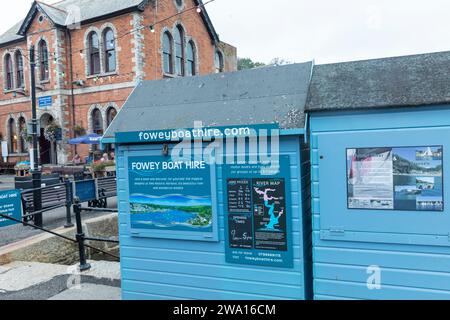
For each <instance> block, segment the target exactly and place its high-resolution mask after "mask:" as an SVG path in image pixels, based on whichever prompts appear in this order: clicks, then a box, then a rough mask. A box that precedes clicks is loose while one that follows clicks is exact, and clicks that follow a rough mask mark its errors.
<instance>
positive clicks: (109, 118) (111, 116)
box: [106, 107, 117, 127]
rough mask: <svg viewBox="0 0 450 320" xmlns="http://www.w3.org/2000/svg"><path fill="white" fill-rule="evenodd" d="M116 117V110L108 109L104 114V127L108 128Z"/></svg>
mask: <svg viewBox="0 0 450 320" xmlns="http://www.w3.org/2000/svg"><path fill="white" fill-rule="evenodd" d="M116 116H117V110H116V108H113V107H111V108H109V109H108V111H107V112H106V125H107V126H108V127H109V125H110V124H111V122H113V120H114V118H115V117H116Z"/></svg>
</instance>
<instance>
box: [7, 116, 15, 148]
mask: <svg viewBox="0 0 450 320" xmlns="http://www.w3.org/2000/svg"><path fill="white" fill-rule="evenodd" d="M8 136H9V141H8V147H9V153H11V154H14V153H17V132H16V121H15V120H14V119H12V118H11V119H9V121H8Z"/></svg>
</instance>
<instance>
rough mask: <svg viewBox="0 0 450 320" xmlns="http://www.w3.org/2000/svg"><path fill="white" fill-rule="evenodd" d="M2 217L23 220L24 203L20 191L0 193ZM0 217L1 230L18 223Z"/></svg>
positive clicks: (0, 212)
mask: <svg viewBox="0 0 450 320" xmlns="http://www.w3.org/2000/svg"><path fill="white" fill-rule="evenodd" d="M0 215H2V216H7V217H11V218H14V219H16V220H19V221H20V220H21V219H22V203H21V201H20V191H19V190H8V191H0ZM2 216H0V228H3V227H7V226H10V225H14V224H17V223H18V222H16V221H12V220H9V219H7V218H5V217H2Z"/></svg>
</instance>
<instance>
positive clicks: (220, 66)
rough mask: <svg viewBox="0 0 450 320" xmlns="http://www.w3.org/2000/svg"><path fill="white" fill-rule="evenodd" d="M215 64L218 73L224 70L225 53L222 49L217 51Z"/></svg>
mask: <svg viewBox="0 0 450 320" xmlns="http://www.w3.org/2000/svg"><path fill="white" fill-rule="evenodd" d="M214 65H215V67H216V73H220V72H223V70H224V68H223V55H222V53H221V52H220V51H216V54H215V56H214Z"/></svg>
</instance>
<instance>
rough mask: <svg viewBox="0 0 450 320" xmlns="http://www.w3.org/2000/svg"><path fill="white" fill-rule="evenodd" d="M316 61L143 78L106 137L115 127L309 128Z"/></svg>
mask: <svg viewBox="0 0 450 320" xmlns="http://www.w3.org/2000/svg"><path fill="white" fill-rule="evenodd" d="M311 68H312V63H310V62H308V63H303V64H294V65H288V66H282V67H266V68H259V69H254V70H247V71H239V72H232V73H221V74H214V75H209V76H201V77H184V78H176V79H168V80H159V81H144V82H142V83H140V84H139V85H138V86H137V87H136V88H135V90H134V92H133V93H132V94H131V96H130V97H129V98H128V101H127V102H126V103H125V105H124V106H123V108H122V110H121V111H120V112H119V114H118V115H117V117H116V118H115V119H114V121H113V122H112V124H111V125H110V127H109V128H108V130H107V131H106V133H105V135H104V138H114V136H115V133H116V132H135V131H144V130H166V129H178V128H193V127H194V122H195V121H202V122H203V126H205V127H209V126H232V125H258V124H272V123H278V124H279V125H280V127H281V128H284V129H294V128H304V121H305V116H304V107H305V103H306V97H307V92H308V86H309V81H310V78H311Z"/></svg>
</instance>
